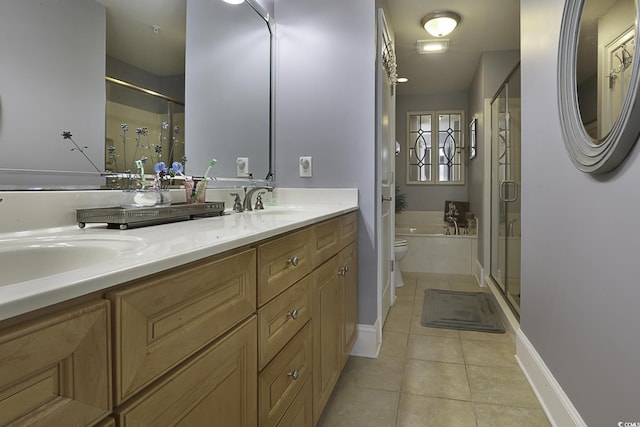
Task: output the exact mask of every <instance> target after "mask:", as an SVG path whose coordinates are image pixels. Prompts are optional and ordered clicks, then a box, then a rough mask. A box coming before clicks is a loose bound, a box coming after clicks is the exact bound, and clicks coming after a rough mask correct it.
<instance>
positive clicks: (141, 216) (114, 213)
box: [76, 202, 224, 230]
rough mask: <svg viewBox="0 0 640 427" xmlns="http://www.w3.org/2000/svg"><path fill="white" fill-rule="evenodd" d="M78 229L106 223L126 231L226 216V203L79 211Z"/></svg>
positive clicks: (178, 204)
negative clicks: (132, 228) (91, 224)
mask: <svg viewBox="0 0 640 427" xmlns="http://www.w3.org/2000/svg"><path fill="white" fill-rule="evenodd" d="M76 212H77V220H78V227H80V228H84V226H85V225H86V224H87V223H96V222H98V223H99V222H106V223H107V227H108V228H119V229H120V230H126V229H127V228H129V227H131V226H136V227H138V226H144V225H152V224H161V223H167V222H174V221H182V220H187V219H193V218H198V217H208V216H220V215H223V214H224V202H205V203H189V204H187V203H176V204H174V205H169V206H152V207H140V208H123V207H111V208H91V209H77V211H76Z"/></svg>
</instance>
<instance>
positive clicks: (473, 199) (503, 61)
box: [467, 50, 520, 270]
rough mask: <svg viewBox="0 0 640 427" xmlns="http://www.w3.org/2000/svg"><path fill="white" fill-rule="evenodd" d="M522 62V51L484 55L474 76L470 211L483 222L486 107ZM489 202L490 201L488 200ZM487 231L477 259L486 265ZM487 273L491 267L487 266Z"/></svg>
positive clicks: (480, 239) (480, 232)
mask: <svg viewBox="0 0 640 427" xmlns="http://www.w3.org/2000/svg"><path fill="white" fill-rule="evenodd" d="M519 60H520V51H518V50H508V51H500V52H484V53H483V54H482V58H481V59H480V63H479V64H478V68H477V69H476V73H475V75H474V77H473V81H472V83H471V87H470V89H469V119H468V120H467V121H471V118H473V117H476V118H477V119H478V120H477V124H476V139H477V143H478V150H477V153H478V154H477V156H476V158H475V159H473V160H471V161H470V162H469V169H468V170H467V171H468V175H467V176H468V178H469V209H470V210H471V212H475V214H476V215H478V217H479V219H480V221H483V220H484V218H482V217H483V209H484V207H485V198H484V193H483V186H484V174H485V165H486V166H487V167H489V164H490V163H489V162H490V159H489V155H488V153H489V151H488V150H487V147H488V146H490V144H491V140H488V141H486V140H485V137H484V134H485V131H486V130H487V127H489V128H490V127H491V117H490V116H487V117H485V116H484V113H485V111H484V106H485V103H486V102H487V101H490V100H491V99H492V98H493V97H494V95H495V94H496V92H497V91H498V89H499V88H500V86H501V85H502V83H503V82H504V80H505V79H506V77H507V75H508V74H509V72H510V71H511V70H512V69H513V67H514V66H515V65H516V64H517V63H518V61H519ZM486 202H487V203H489V200H487V201H486ZM483 241H484V229H483V228H482V227H478V260H479V261H480V263H481V264H482V263H483V260H484V244H483ZM484 267H485V270H488V269H489V266H488V265H487V266H484Z"/></svg>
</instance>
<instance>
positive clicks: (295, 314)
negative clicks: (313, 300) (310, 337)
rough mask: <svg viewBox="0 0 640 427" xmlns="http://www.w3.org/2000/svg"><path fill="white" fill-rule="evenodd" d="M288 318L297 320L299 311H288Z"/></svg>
mask: <svg viewBox="0 0 640 427" xmlns="http://www.w3.org/2000/svg"><path fill="white" fill-rule="evenodd" d="M287 317H291V318H292V319H293V320H296V319H297V318H298V310H296V309H293V311H288V312H287Z"/></svg>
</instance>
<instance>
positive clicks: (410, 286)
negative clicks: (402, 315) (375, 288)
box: [396, 282, 416, 298]
mask: <svg viewBox="0 0 640 427" xmlns="http://www.w3.org/2000/svg"><path fill="white" fill-rule="evenodd" d="M415 295H416V284H415V282H413V283H407V282H405V285H404V286H402V287H400V288H396V296H397V297H399V296H407V297H411V298H413V297H414V296H415Z"/></svg>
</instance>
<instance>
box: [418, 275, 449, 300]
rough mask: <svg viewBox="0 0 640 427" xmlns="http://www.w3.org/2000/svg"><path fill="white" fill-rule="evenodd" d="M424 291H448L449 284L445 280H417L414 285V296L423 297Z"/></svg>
mask: <svg viewBox="0 0 640 427" xmlns="http://www.w3.org/2000/svg"><path fill="white" fill-rule="evenodd" d="M425 289H449V282H448V281H447V279H446V278H436V277H434V278H422V277H420V278H418V281H417V283H416V296H417V295H418V294H419V293H421V294H423V295H424V290H425Z"/></svg>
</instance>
